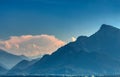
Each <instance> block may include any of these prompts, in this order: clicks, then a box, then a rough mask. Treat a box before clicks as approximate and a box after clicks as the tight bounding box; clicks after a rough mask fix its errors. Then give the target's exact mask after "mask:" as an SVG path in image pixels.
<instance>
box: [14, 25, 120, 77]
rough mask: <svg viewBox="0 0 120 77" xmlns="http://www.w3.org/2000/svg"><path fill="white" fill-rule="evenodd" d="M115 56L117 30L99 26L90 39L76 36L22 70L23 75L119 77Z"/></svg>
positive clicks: (118, 49) (119, 48)
mask: <svg viewBox="0 0 120 77" xmlns="http://www.w3.org/2000/svg"><path fill="white" fill-rule="evenodd" d="M119 54H120V29H118V28H115V27H112V26H110V25H105V24H103V25H102V26H101V28H100V29H99V30H98V31H97V32H96V33H95V34H93V35H91V36H90V37H86V36H80V37H78V39H77V40H76V41H75V42H70V43H68V44H67V45H65V46H63V47H61V48H59V49H58V50H57V51H56V52H54V53H53V54H51V55H45V56H43V58H41V59H40V60H39V61H38V62H36V63H34V64H33V65H32V66H29V67H27V68H26V69H24V70H25V71H26V72H24V73H23V74H42V75H43V74H45V75H46V74H70V75H71V74H75V75H77V74H78V75H84V74H85V75H87V74H115V73H119V74H120V61H119V58H120V56H119ZM12 74H16V73H12ZM17 74H21V73H20V72H18V73H17Z"/></svg>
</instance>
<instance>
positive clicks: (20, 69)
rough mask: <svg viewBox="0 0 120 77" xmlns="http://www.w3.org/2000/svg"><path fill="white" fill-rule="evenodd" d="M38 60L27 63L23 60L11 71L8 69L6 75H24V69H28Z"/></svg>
mask: <svg viewBox="0 0 120 77" xmlns="http://www.w3.org/2000/svg"><path fill="white" fill-rule="evenodd" d="M38 60H39V58H38V59H34V60H32V61H28V60H23V61H21V62H19V63H18V64H16V65H15V66H14V67H13V68H12V69H10V70H9V71H8V74H17V73H19V74H24V72H26V71H24V70H25V69H27V68H28V67H30V66H31V65H33V64H34V63H35V62H37V61H38Z"/></svg>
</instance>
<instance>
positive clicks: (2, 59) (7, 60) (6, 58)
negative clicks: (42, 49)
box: [0, 49, 26, 69]
mask: <svg viewBox="0 0 120 77" xmlns="http://www.w3.org/2000/svg"><path fill="white" fill-rule="evenodd" d="M24 59H26V58H25V57H23V56H17V55H13V54H10V53H8V52H6V51H4V50H1V49H0V64H2V65H4V66H5V68H7V69H11V68H12V67H13V66H14V65H16V64H17V63H19V62H20V61H22V60H24Z"/></svg>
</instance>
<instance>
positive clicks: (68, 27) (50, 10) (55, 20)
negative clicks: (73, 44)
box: [0, 0, 120, 56]
mask: <svg viewBox="0 0 120 77" xmlns="http://www.w3.org/2000/svg"><path fill="white" fill-rule="evenodd" d="M119 22H120V0H0V48H2V49H4V50H7V51H9V52H12V53H16V54H19V53H20V54H24V55H27V56H31V55H29V54H28V51H29V50H30V49H29V47H28V49H27V48H25V47H26V46H27V45H32V47H33V48H32V49H33V51H34V52H33V51H31V52H29V53H32V52H33V53H37V54H38V55H40V54H41V50H42V49H45V48H46V46H47V45H48V43H47V44H46V43H45V42H36V41H35V42H33V40H32V39H36V37H38V38H37V40H38V41H41V37H43V36H44V38H45V40H46V36H47V40H51V38H52V42H54V43H55V45H53V47H56V45H57V47H56V48H53V49H51V51H55V50H56V49H57V48H59V47H61V46H63V45H65V44H66V43H68V42H70V41H75V39H76V38H77V37H78V36H81V35H86V36H90V35H91V34H93V33H95V32H96V31H97V30H98V29H99V28H100V26H101V25H102V24H109V25H113V26H115V27H118V28H120V23H119ZM29 36H30V37H29ZM27 37H29V38H27ZM48 37H49V38H48ZM26 38H27V40H26ZM39 38H40V39H39ZM16 39H17V41H14V40H16ZM56 40H57V41H56ZM18 41H19V42H18ZM31 41H32V43H31ZM24 42H27V43H26V44H25V45H26V46H23V43H24ZM38 43H40V44H41V43H42V44H44V45H42V47H43V48H42V49H39V47H41V45H38ZM58 43H59V45H58ZM34 44H35V45H34ZM50 44H51V42H50V43H49V45H48V47H50ZM19 45H20V46H19ZM36 45H37V46H39V47H38V49H37V50H36V49H34V47H35V46H36ZM25 49H26V50H25ZM23 50H24V52H27V53H23V52H22V51H23ZM20 51H21V52H20ZM51 51H48V49H47V50H44V52H51ZM38 52H40V53H38ZM42 52H43V51H42ZM20 54H19V55H20ZM32 56H34V55H32ZM35 56H36V55H35Z"/></svg>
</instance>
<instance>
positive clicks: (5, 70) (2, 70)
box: [0, 66, 8, 75]
mask: <svg viewBox="0 0 120 77" xmlns="http://www.w3.org/2000/svg"><path fill="white" fill-rule="evenodd" d="M7 71H8V70H7V69H6V68H4V67H2V66H0V75H4V74H6V73H7Z"/></svg>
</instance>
